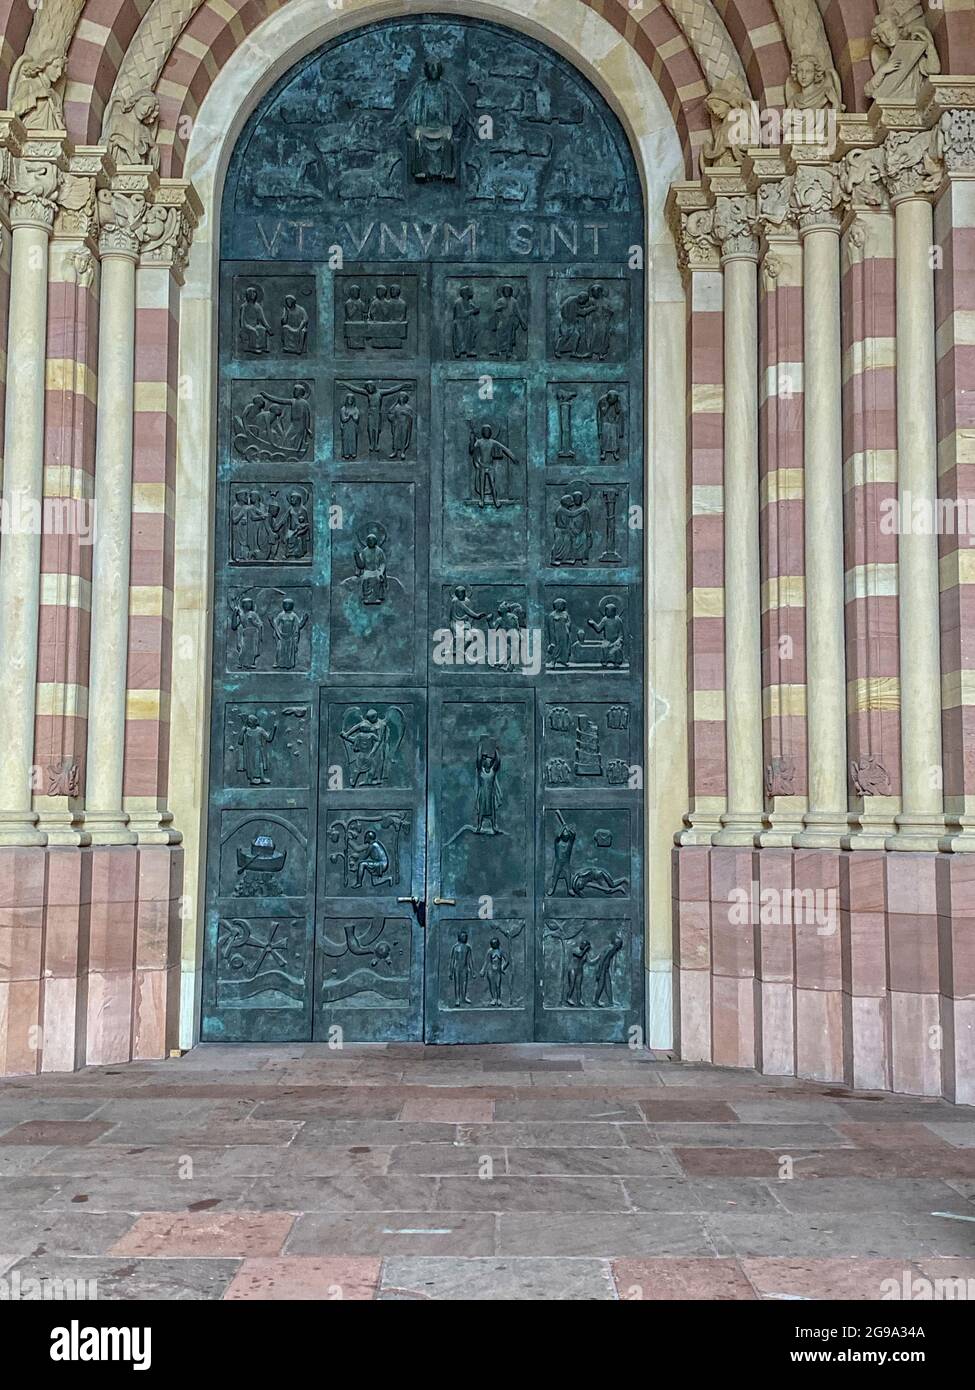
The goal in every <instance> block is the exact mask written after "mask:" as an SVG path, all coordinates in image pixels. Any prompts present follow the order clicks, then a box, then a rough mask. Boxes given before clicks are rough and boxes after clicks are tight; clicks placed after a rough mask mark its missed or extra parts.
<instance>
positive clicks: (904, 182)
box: [883, 130, 944, 202]
mask: <svg viewBox="0 0 975 1390" xmlns="http://www.w3.org/2000/svg"><path fill="white" fill-rule="evenodd" d="M943 176H944V165H943V164H942V162H941V159H940V157H939V155H938V142H937V133H936V132H935V131H931V130H917V131H910V130H892V131H891V132H890V134H889V135H888V136H887V138H886V139H885V140H884V143H883V179H884V183H885V185H886V187H887V192H888V193H889V194H890V199H891V202H898V201H900V200H901V199H904V198H925V197H929V196H930V195H931V194H932V193H933V192H934V191H935V190H936V189H937V188H938V186H939V185H940V183H941V180H942V178H943Z"/></svg>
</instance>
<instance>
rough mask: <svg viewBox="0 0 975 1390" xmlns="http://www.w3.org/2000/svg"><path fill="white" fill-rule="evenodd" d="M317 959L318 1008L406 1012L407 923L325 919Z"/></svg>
mask: <svg viewBox="0 0 975 1390" xmlns="http://www.w3.org/2000/svg"><path fill="white" fill-rule="evenodd" d="M317 953H318V960H317V972H318V985H317V993H318V1004H319V1007H320V1008H322V1009H326V1010H332V1009H335V1008H336V1006H338V1005H341V1006H342V1007H343V1008H346V1009H373V1010H376V1009H408V1008H410V1006H411V1002H412V1001H411V995H410V985H411V978H410V964H411V961H412V958H413V926H412V923H411V919H410V918H409V917H384V916H382V915H381V914H379V915H377V916H374V917H325V918H324V919H323V921H322V925H321V930H320V932H319V936H318V942H317Z"/></svg>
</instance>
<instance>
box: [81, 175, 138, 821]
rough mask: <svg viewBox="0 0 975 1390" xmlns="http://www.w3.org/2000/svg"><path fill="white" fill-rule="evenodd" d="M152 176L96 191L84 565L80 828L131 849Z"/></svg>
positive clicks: (123, 180)
mask: <svg viewBox="0 0 975 1390" xmlns="http://www.w3.org/2000/svg"><path fill="white" fill-rule="evenodd" d="M154 177H155V176H154V175H152V174H151V173H149V172H148V171H144V173H143V174H142V175H139V174H133V173H132V172H131V171H127V172H126V174H125V175H124V176H123V178H121V179H119V180H118V183H119V185H120V186H121V188H123V189H124V191H119V192H116V191H115V190H114V188H113V191H112V192H111V193H110V194H107V196H105V195H103V196H102V199H101V202H100V209H99V210H100V216H101V220H102V234H101V237H100V240H99V252H100V255H101V263H102V276H101V315H100V321H99V335H98V425H97V431H96V436H95V515H96V525H97V531H96V539H95V548H94V555H93V559H92V602H91V663H90V670H89V679H88V687H89V712H88V756H87V765H86V777H85V806H86V809H85V825H86V827H87V829H88V830H89V831H90V832H91V836H92V843H93V844H115V845H126V844H135V842H136V836H135V835H134V834H133V832H132V831H131V830H130V829H129V828H128V821H129V818H128V815H127V814H126V813H125V811H124V810H123V809H122V776H123V769H124V762H125V694H126V672H127V666H128V648H129V643H128V636H129V574H130V549H131V539H132V438H133V423H132V412H133V409H134V405H135V266H136V260H137V258H138V255H139V249H140V226H139V223H140V219H141V216H142V215H143V214H142V211H141V208H142V204H141V203H139V202H137V200H136V199H135V198H134V197H133V196H132V195H133V194H134V193H137V192H139V191H140V188H142V189H148V188H149V187H150V186H151V182H152V180H153V179H154Z"/></svg>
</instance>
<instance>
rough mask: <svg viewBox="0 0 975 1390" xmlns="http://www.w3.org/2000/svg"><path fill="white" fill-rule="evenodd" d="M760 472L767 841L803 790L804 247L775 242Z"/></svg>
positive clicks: (762, 321) (795, 819)
mask: <svg viewBox="0 0 975 1390" xmlns="http://www.w3.org/2000/svg"><path fill="white" fill-rule="evenodd" d="M761 272H762V273H761V283H762V292H761V298H760V301H759V342H760V352H761V373H760V377H759V380H760V383H761V384H760V395H759V399H760V405H759V425H760V433H759V469H760V476H761V513H760V517H761V537H762V667H763V679H762V701H763V711H762V713H763V722H764V744H765V788H766V799H767V809H768V811H769V819H770V824H771V826H772V827H773V832H772V837H770V838H774V835H775V831H776V830H777V829H778V823H779V822H780V821H784V823H785V826H786V829H787V833H788V830H789V827H790V826H791V829H792V830H797V829H798V828H799V825H800V823H801V819H802V809H803V806H804V802H805V796H806V715H805V692H806V631H805V588H804V578H803V576H804V573H805V564H804V558H803V390H802V386H803V382H802V359H803V346H802V250H801V247H800V245H799V242H798V239H797V238H794V239H790V240H785V239H776V240H775V241H774V242H772V243H771V246H770V249H769V251H768V252H767V253H766V255H765V257H764V260H763V263H762V267H761Z"/></svg>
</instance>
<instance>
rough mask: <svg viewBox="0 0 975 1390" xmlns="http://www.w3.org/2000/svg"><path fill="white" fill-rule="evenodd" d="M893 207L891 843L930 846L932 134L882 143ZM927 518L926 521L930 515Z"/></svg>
mask: <svg viewBox="0 0 975 1390" xmlns="http://www.w3.org/2000/svg"><path fill="white" fill-rule="evenodd" d="M885 155H886V164H887V167H888V169H891V168H892V169H895V170H896V171H897V172H896V173H894V174H893V176H891V177H889V178H888V189H889V192H890V196H891V203H892V205H893V207H894V219H895V220H894V240H895V247H896V260H897V267H896V296H897V311H896V323H897V467H898V484H899V485H898V500H899V502H900V528H899V529H900V541H899V548H898V567H899V592H898V615H899V619H900V636H901V648H900V649H901V679H900V689H901V766H902V777H903V801H902V810H901V813H900V815H899V816H897V817H896V824H897V832H896V834H894V835H892V836H891V837H890V838H889V839H888V840H887V848H888V849H897V850H925V849H926V850H932V849H936V848H937V846H938V839H939V836H940V835H943V833H944V816H943V810H942V807H943V801H942V767H941V651H940V637H939V631H938V621H937V619H938V611H939V586H938V537H937V534H936V528H935V526H934V524H933V522H934V518H935V517H936V515H937V510H936V508H937V500H938V460H937V447H938V442H937V424H936V418H935V366H934V348H935V342H934V273H933V269H932V262H931V247H932V244H933V242H934V219H933V213H932V207H931V200H930V195H931V191H932V189H933V188H934V187H935V186H936V185H937V184H938V183H940V175H939V174H935V173H933V172H932V169H933V168H934V167H936V165H934V164H933V162H932V161H933V140H932V136H931V133H930V132H929V131H921V132H919V133H915V132H908V131H894V132H893V133H891V134H890V135H888V136H887V139H886V142H885ZM925 517H927V518H930V519H931V521H930V524H925V522H924V518H925Z"/></svg>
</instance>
